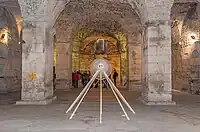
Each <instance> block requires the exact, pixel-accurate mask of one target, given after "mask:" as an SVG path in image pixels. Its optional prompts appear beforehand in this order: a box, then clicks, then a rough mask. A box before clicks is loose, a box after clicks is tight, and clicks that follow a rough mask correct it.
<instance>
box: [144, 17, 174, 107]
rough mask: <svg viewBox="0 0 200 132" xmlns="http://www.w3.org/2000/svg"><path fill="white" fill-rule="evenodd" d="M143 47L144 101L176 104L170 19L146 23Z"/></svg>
mask: <svg viewBox="0 0 200 132" xmlns="http://www.w3.org/2000/svg"><path fill="white" fill-rule="evenodd" d="M145 40H146V41H145V45H144V47H143V59H144V60H143V65H144V67H143V68H144V69H143V74H144V78H145V80H144V86H143V87H144V88H145V91H144V93H143V102H145V104H148V105H169V104H175V103H174V102H173V101H172V72H171V24H170V20H156V21H149V22H147V23H146V30H145Z"/></svg>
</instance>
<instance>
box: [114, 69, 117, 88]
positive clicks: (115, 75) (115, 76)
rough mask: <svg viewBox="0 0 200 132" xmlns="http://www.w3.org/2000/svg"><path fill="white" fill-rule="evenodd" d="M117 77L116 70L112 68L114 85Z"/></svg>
mask: <svg viewBox="0 0 200 132" xmlns="http://www.w3.org/2000/svg"><path fill="white" fill-rule="evenodd" d="M117 77H118V73H117V72H116V70H114V73H113V80H114V84H115V86H116V85H117Z"/></svg>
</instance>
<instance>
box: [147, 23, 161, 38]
mask: <svg viewBox="0 0 200 132" xmlns="http://www.w3.org/2000/svg"><path fill="white" fill-rule="evenodd" d="M147 34H148V38H154V37H158V35H159V34H158V27H154V26H152V27H148V31H147Z"/></svg>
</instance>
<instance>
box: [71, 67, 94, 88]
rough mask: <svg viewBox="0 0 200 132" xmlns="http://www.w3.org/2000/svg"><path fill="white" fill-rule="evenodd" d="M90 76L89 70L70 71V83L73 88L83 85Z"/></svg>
mask: <svg viewBox="0 0 200 132" xmlns="http://www.w3.org/2000/svg"><path fill="white" fill-rule="evenodd" d="M90 78H91V74H90V71H83V72H80V71H78V72H73V73H72V84H73V87H74V88H79V87H84V86H86V84H87V83H88V82H89V80H90Z"/></svg>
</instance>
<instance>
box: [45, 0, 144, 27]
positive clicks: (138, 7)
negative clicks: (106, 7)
mask: <svg viewBox="0 0 200 132" xmlns="http://www.w3.org/2000/svg"><path fill="white" fill-rule="evenodd" d="M69 2H70V0H65V1H59V0H54V1H51V2H49V5H48V6H49V8H50V9H52V10H51V11H52V19H51V20H52V23H51V25H52V26H53V25H54V24H55V22H56V20H57V18H58V17H59V15H60V13H61V12H62V11H63V10H64V9H65V6H66V5H67V4H68V3H69ZM118 2H120V3H125V4H126V3H127V4H130V5H131V7H132V9H134V10H135V12H136V13H137V15H138V16H139V18H140V19H141V21H142V20H143V19H144V18H143V17H144V16H146V15H145V14H146V11H145V10H144V7H143V6H144V5H145V4H144V0H140V1H136V0H126V1H123V2H122V1H121V0H119V1H118Z"/></svg>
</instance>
